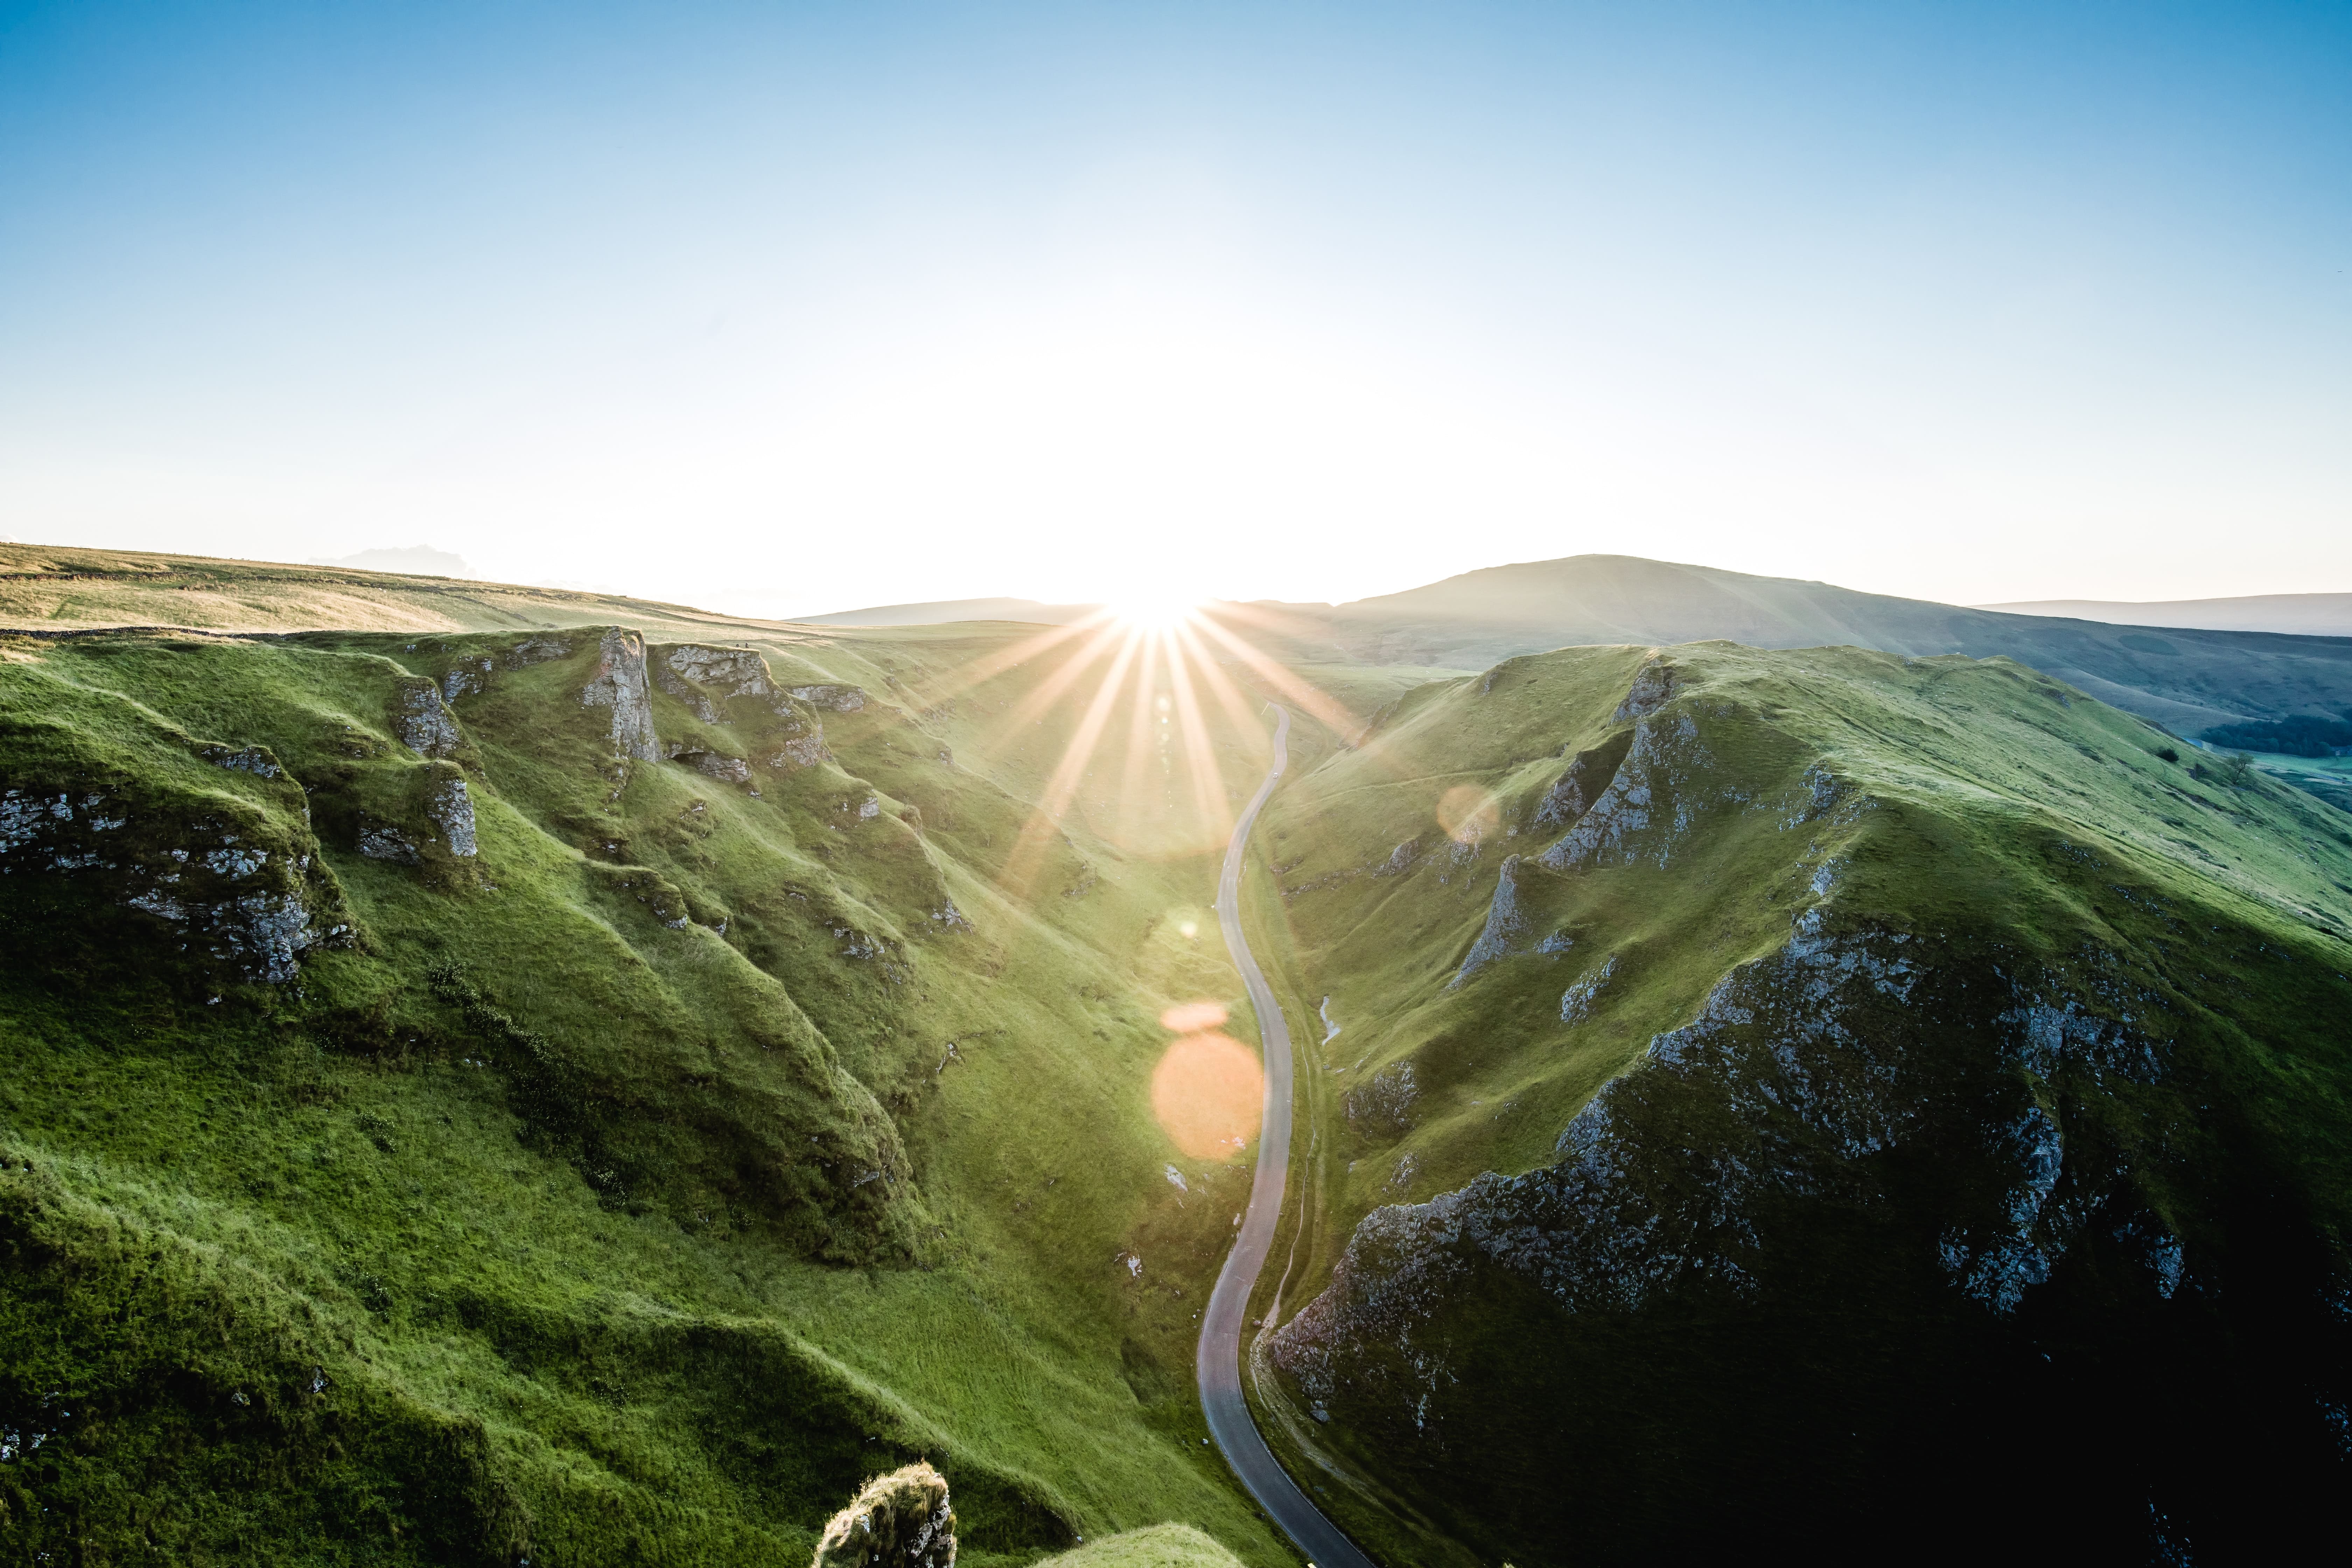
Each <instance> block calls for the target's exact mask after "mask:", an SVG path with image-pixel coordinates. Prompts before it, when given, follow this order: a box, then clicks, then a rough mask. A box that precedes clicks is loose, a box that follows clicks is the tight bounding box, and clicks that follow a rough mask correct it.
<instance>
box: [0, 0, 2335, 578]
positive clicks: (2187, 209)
mask: <svg viewBox="0 0 2352 1568" xmlns="http://www.w3.org/2000/svg"><path fill="white" fill-rule="evenodd" d="M2347 81H2352V5H2299V6H2276V7H2264V6H2261V5H2231V6H2218V5H2216V6H2189V5H2020V6H2013V7H2011V6H2000V5H1899V4H1893V5H1890V4H1877V5H1772V6H1763V5H1612V6H1578V5H1543V6H1535V5H1465V4H1449V5H1236V6H1217V5H1181V6H1179V5H1156V6H1154V5H1088V6H1077V5H1070V6H1051V5H887V4H866V5H739V6H726V5H663V6H650V5H648V6H641V7H640V6H625V5H497V4H491V5H466V6H436V5H415V4H410V5H397V6H394V5H333V6H325V5H309V6H288V5H218V4H210V5H31V6H27V5H0V533H5V534H6V535H7V536H10V537H14V538H16V539H19V540H27V541H41V542H87V543H103V544H111V545H121V546H126V547H131V548H148V549H175V550H193V551H203V552H210V553H219V554H233V555H242V556H256V557H268V558H280V559H298V560H299V559H305V558H309V557H312V556H321V555H332V554H340V553H344V552H351V551H355V550H359V549H362V548H366V547H371V546H383V545H399V544H410V543H418V542H429V543H432V544H436V545H438V546H440V547H442V548H444V549H449V550H456V551H458V552H462V553H463V554H465V555H466V556H467V559H468V560H469V561H470V562H472V563H473V564H474V566H475V567H476V568H477V569H478V570H479V571H481V572H483V573H485V574H492V575H497V576H500V577H507V578H514V579H520V580H526V581H542V580H553V581H567V582H578V583H593V584H605V585H613V586H622V587H626V588H629V589H631V590H633V591H638V592H644V593H648V594H655V595H660V596H664V597H670V598H678V599H685V600H688V601H692V602H698V603H704V604H709V605H719V606H721V607H728V608H737V609H743V610H751V611H758V612H762V613H775V614H782V613H791V612H793V611H795V610H798V611H814V610H820V609H824V608H832V607H839V606H841V605H849V604H856V603H874V602H887V601H893V600H903V599H921V598H933V597H947V596H960V595H983V594H1001V593H1011V594H1030V595H1036V596H1039V597H1045V598H1070V597H1098V596H1103V595H1118V594H1120V593H1122V592H1127V591H1129V590H1131V589H1132V588H1134V587H1135V586H1136V585H1137V584H1150V585H1152V586H1164V585H1167V584H1176V585H1179V586H1181V587H1183V588H1184V589H1186V590H1188V591H1193V592H1200V593H1204V594H1209V593H1213V594H1220V595H1230V596H1237V597H1256V596H1278V597H1286V598H1309V599H1327V598H1345V597H1351V596H1356V595H1363V594H1368V593H1377V592H1382V591H1387V590H1390V589H1393V588H1397V587H1402V586H1405V585H1409V584H1413V583H1418V582H1423V581H1427V580H1430V579H1432V578H1434V577H1437V576H1441V575H1444V574H1447V573H1450V572H1453V571H1458V570H1464V569H1467V568H1469V567H1474V566H1479V565H1486V564H1492V563H1497V562H1502V561H1510V560H1530V559H1543V558H1548V557H1551V556H1557V555H1565V554H1571V553H1577V552H1585V551H1612V552H1626V553H1633V554H1643V555H1652V556H1658V557H1662V558H1665V559H1675V560H1689V561H1701V562H1706V563H1711V564H1717V565H1722V566H1728V567H1733V568H1737V569H1739V570H1744V571H1754V572H1764V573H1770V574H1784V575H1791V576H1801V577H1820V578H1824V579H1828V580H1831V581H1835V582H1842V583H1846V584H1852V585H1854V586H1859V587H1865V588H1872V589H1877V590H1881V591H1885V592H1894V593H1905V594H1913V595H1922V596H1927V597H1937V598H1948V599H1955V600H1960V601H1970V602H1981V601H1985V600H1992V599H2003V598H2025V597H2041V596H2058V595H2084V596H2102V597H2124V598H2144V597H2172V596H2189V595H2208V594H2228V593H2260V592H2285V591H2302V590H2312V589H2335V590H2352V274H2348V273H2347V268H2352V188H2347V186H2352V92H2347V91H2346V89H2345V84H2346V83H2347Z"/></svg>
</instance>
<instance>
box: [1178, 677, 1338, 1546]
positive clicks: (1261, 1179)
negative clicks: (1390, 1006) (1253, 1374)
mask: <svg viewBox="0 0 2352 1568" xmlns="http://www.w3.org/2000/svg"><path fill="white" fill-rule="evenodd" d="M1269 706H1272V707H1273V708H1274V713H1275V721H1274V766H1273V767H1272V768H1271V769H1269V770H1268V771H1267V773H1266V775H1265V783H1264V784H1260V785H1258V786H1257V794H1256V795H1254V796H1252V797H1251V799H1250V803H1249V809H1248V810H1246V811H1244V812H1243V813H1242V818H1241V820H1240V821H1239V822H1237V823H1235V824H1234V837H1233V841H1232V842H1231V843H1230V844H1228V845H1226V847H1225V868H1224V872H1223V875H1222V876H1220V877H1219V878H1218V879H1217V924H1218V926H1219V928H1220V929H1221V930H1223V931H1224V933H1225V949H1226V951H1227V952H1231V953H1232V954H1233V955H1234V968H1236V969H1238V970H1240V971H1241V972H1242V984H1244V986H1245V987H1247V988H1248V991H1249V999H1250V1006H1251V1007H1252V1008H1254V1009H1255V1011H1256V1013H1257V1025H1258V1034H1259V1037H1260V1038H1261V1040H1262V1041H1263V1043H1264V1048H1265V1124H1264V1125H1263V1126H1262V1127H1261V1128H1260V1129H1259V1131H1258V1141H1257V1174H1256V1176H1255V1178H1254V1179H1253V1180H1252V1182H1251V1184H1250V1200H1249V1210H1248V1212H1247V1213H1245V1214H1244V1215H1242V1227H1241V1233H1240V1234H1239V1235H1238V1236H1237V1237H1235V1238H1234V1249H1233V1251H1231V1252H1229V1253H1227V1254H1226V1255H1225V1266H1224V1268H1223V1270H1221V1271H1220V1272H1219V1273H1218V1275H1217V1288H1216V1289H1214V1290H1213V1291H1212V1292H1210V1295H1209V1309H1208V1310H1207V1311H1205V1312H1203V1313H1202V1315H1201V1350H1200V1354H1199V1356H1198V1358H1197V1360H1196V1362H1195V1367H1196V1369H1197V1371H1198V1373H1199V1376H1200V1382H1201V1409H1202V1412H1203V1413H1204V1414H1206V1415H1207V1416H1208V1418H1209V1435H1210V1436H1212V1437H1213V1438H1215V1439H1216V1443H1217V1447H1218V1448H1219V1449H1220V1450H1222V1451H1223V1454H1224V1456H1225V1462H1226V1463H1227V1464H1229V1465H1231V1466H1233V1468H1234V1474H1235V1475H1237V1476H1239V1477H1241V1479H1242V1485H1244V1486H1245V1487H1247V1488H1248V1489H1249V1494H1250V1496H1252V1497H1254V1498H1255V1499H1256V1500H1257V1503H1258V1506H1259V1507H1260V1508H1262V1509H1264V1510H1265V1511H1266V1514H1267V1517H1269V1518H1271V1519H1272V1520H1273V1521H1274V1522H1275V1523H1276V1525H1278V1526H1280V1527H1281V1529H1282V1532H1283V1533H1284V1534H1285V1535H1287V1536H1289V1537H1290V1539H1291V1541H1292V1542H1293V1543H1294V1544H1295V1545H1297V1548H1298V1549H1299V1550H1300V1551H1301V1552H1305V1553H1306V1554H1307V1561H1308V1562H1309V1563H1313V1564H1314V1565H1315V1568H1372V1561H1371V1559H1370V1558H1369V1557H1367V1556H1365V1555H1364V1553H1363V1552H1361V1551H1360V1550H1359V1549H1358V1548H1357V1546H1356V1543H1355V1542H1352V1541H1350V1540H1349V1539H1348V1538H1347V1536H1346V1535H1345V1534H1343V1533H1342V1532H1341V1531H1340V1529H1339V1526H1338V1525H1336V1524H1333V1523H1332V1522H1331V1521H1329V1520H1328V1519H1326V1518H1324V1517H1323V1512H1322V1510H1320V1509H1318V1508H1317V1507H1316V1506H1315V1505H1314V1504H1313V1503H1312V1502H1310V1501H1308V1500H1307V1494H1306V1493H1305V1492H1303V1491H1301V1490H1299V1489H1298V1484H1297V1482H1296V1481H1293V1480H1292V1479H1290V1474H1289V1472H1288V1471H1286V1470H1285V1469H1284V1468H1282V1466H1281V1465H1280V1464H1278V1463H1277V1462H1276V1459H1275V1457H1274V1454H1273V1451H1272V1450H1270V1449H1269V1448H1267V1447H1266V1446H1265V1438H1264V1437H1261V1436H1258V1430H1257V1424H1256V1423H1255V1422H1254V1421H1252V1420H1251V1419H1250V1413H1249V1405H1248V1403H1247V1402H1246V1401H1244V1399H1243V1397H1242V1355H1241V1350H1242V1327H1243V1324H1244V1318H1245V1314H1246V1313H1247V1312H1248V1311H1249V1298H1250V1289H1251V1288H1252V1287H1253V1286H1255V1285H1256V1283H1257V1276H1258V1271H1259V1270H1260V1269H1262V1268H1265V1258H1266V1254H1267V1252H1269V1251H1270V1250H1272V1248H1273V1247H1274V1226H1275V1222H1276V1220H1278V1219H1279V1218H1281V1216H1282V1193H1283V1187H1284V1184H1285V1183H1286V1180H1287V1179H1288V1177H1289V1174H1290V1027H1289V1026H1288V1025H1287V1024H1286V1023H1285V1022H1284V1021H1283V1016H1282V1008H1281V1007H1280V1006H1279V1005H1276V1002H1275V999H1274V988H1273V987H1272V986H1270V985H1268V984H1266V983H1265V972H1264V971H1263V970H1261V969H1259V968H1258V966H1257V960H1256V959H1255V957H1253V956H1251V953H1250V950H1249V942H1247V940H1246V939H1244V937H1243V935H1242V858H1243V854H1244V851H1245V850H1246V849H1247V848H1248V846H1249V836H1250V829H1251V828H1252V827H1253V826H1256V824H1257V814H1258V812H1259V811H1260V810H1262V809H1263V808H1264V807H1265V802H1266V797H1267V796H1268V795H1272V794H1273V793H1274V786H1275V785H1276V784H1280V783H1281V782H1282V770H1283V766H1284V764H1285V763H1287V762H1288V761H1289V756H1290V752H1289V742H1290V712H1289V710H1287V709H1286V708H1283V707H1281V706H1279V705H1276V704H1269Z"/></svg>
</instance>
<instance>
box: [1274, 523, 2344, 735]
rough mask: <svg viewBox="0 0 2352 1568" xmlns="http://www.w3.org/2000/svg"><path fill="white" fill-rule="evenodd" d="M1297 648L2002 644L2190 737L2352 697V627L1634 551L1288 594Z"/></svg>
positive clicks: (1473, 659) (1503, 651)
mask: <svg viewBox="0 0 2352 1568" xmlns="http://www.w3.org/2000/svg"><path fill="white" fill-rule="evenodd" d="M1279 619H1280V620H1281V621H1282V623H1283V624H1284V625H1285V626H1286V629H1287V631H1288V633H1289V635H1290V636H1291V637H1293V638H1294V639H1295V640H1296V642H1297V644H1298V645H1299V646H1298V651H1299V654H1300V656H1301V657H1310V658H1312V657H1319V658H1335V657H1336V658H1341V659H1346V660H1349V661H1360V662H1367V663H1375V664H1404V665H1433V666H1442V667H1452V668H1465V669H1475V668H1486V667H1487V666H1490V665H1493V664H1496V663H1497V662H1499V661H1501V660H1503V659H1506V658H1516V657H1518V656H1521V655H1525V654H1531V653H1539V652H1543V651H1546V650H1548V649H1550V648H1555V647H1571V646H1576V645H1580V644H1594V643H1633V644H1643V645H1660V646H1663V645H1667V644H1674V643H1686V642H1706V641H1714V640H1718V639H1719V640H1725V641H1730V642H1738V643H1744V644H1747V645H1748V646H1749V647H1764V648H1791V647H1835V646H1841V645H1843V646H1852V647H1866V648H1874V649H1876V650H1878V651H1880V652H1882V653H1895V654H1904V655H1908V656H1911V657H1914V658H1927V657H1930V656H1933V655H1937V654H1952V653H1963V654H1967V655H1969V656H1970V657H1971V658H1991V657H1994V656H1996V655H2005V656H2007V657H2009V658H2014V659H2016V660H2017V661H2018V662H2019V663H2021V664H2026V665H2030V666H2032V668H2036V669H2039V670H2041V671H2042V672H2043V673H2044V674H2047V675H2053V676H2056V677H2057V678H2058V679H2061V680H2063V681H2066V682H2067V683H2069V684H2070V685H2073V686H2075V687H2079V688H2080V689H2083V690H2084V691H2087V692H2089V693H2090V694H2091V695H2092V696H2094V697H2096V698H2098V699H2100V700H2102V701H2105V702H2111V703H2113V704H2115V705H2116V707H2119V708H2123V709H2126V710H2128V711H2131V712H2134V713H2137V714H2140V715H2141V716H2143V717H2145V718H2148V719H2153V720H2155V721H2157V722H2158V723H2159V724H2164V725H2166V726H2168V727H2170V728H2173V729H2176V730H2179V731H2183V732H2187V733H2193V732H2195V731H2201V730H2205V729H2209V728H2211V727H2213V726H2215V725H2220V724H2226V723H2230V722H2232V721H2237V720H2240V719H2244V718H2283V717H2285V716H2288V715H2290V714H2296V713H2310V714H2325V715H2327V716H2329V717H2334V716H2336V714H2338V713H2340V712H2341V711H2342V710H2344V709H2345V707H2346V706H2347V704H2352V638H2343V637H2294V636H2286V635H2282V634H2277V633H2268V632H2247V631H2219V630H2208V629H2202V628H2195V627H2187V628H2178V629H2174V628H2160V630H2161V635H2158V631H2157V630H2151V629H2148V628H2134V627H2128V626H2111V625H2108V624H2105V623H2103V622H2097V621H2088V620H2069V619H2062V618H2058V617H2053V616H2018V615H2008V614H2003V613H2000V612H1998V611H1992V610H1982V609H1970V608H1967V607H1965V606H1962V605H1940V604H1936V603H1933V602H1931V601H1928V600H1924V599H1902V598H1896V597H1894V596H1892V595H1885V594H1864V593H1858V592H1856V591H1855V590H1853V589H1851V588H1840V587H1837V586H1835V585H1834V584H1828V583H1817V582H1807V581H1803V580H1800V579H1797V578H1789V577H1758V576H1752V575H1750V574H1747V573H1743V572H1727V571H1723V570H1721V569H1719V568H1716V567H1711V566H1695V565H1687V564H1682V563H1674V562H1664V561H1649V560H1643V559H1642V558H1640V557H1637V556H1630V555H1573V556H1569V557H1566V558H1565V559H1562V560H1558V561H1538V562H1528V563H1519V564H1516V565H1509V566H1490V567H1486V568H1485V569H1483V570H1481V571H1476V572H1466V573H1464V574H1461V575H1459V576H1455V577H1448V578H1446V579H1444V581H1442V582H1437V583H1433V584H1429V585H1427V586H1426V587H1421V588H1412V589H1408V590H1406V591H1405V592H1403V593H1401V594H1388V595H1381V596H1380V597H1377V598H1370V599H1358V600H1355V601H1353V602H1352V603H1349V604H1344V605H1336V606H1331V605H1283V606H1280V607H1279Z"/></svg>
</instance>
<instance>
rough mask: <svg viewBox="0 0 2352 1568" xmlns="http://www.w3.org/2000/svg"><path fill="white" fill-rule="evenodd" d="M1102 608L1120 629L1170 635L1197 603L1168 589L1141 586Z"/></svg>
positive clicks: (1189, 596) (1191, 598)
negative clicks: (1167, 633) (1123, 627)
mask: <svg viewBox="0 0 2352 1568" xmlns="http://www.w3.org/2000/svg"><path fill="white" fill-rule="evenodd" d="M1104 607H1105V608H1106V609H1108V610H1109V611H1110V613H1111V616H1112V618H1113V619H1115V620H1117V621H1118V624H1119V625H1121V626H1128V627H1130V628H1132V629H1134V630H1136V631H1139V632H1172V631H1174V630H1175V629H1176V628H1177V627H1178V626H1182V625H1184V624H1185V623H1186V622H1188V621H1190V620H1191V619H1192V616H1193V615H1194V613H1195V612H1197V611H1198V610H1199V609H1200V607H1201V602H1200V601H1199V600H1198V599H1195V598H1193V597H1192V596H1191V595H1187V594H1183V593H1181V592H1178V591H1175V590H1172V589H1157V588H1152V587H1150V586H1148V585H1143V586H1138V587H1137V588H1135V589H1133V590H1131V591H1129V592H1128V593H1125V594H1121V595H1119V596H1118V598H1116V599H1113V600H1111V601H1110V603H1109V604H1108V605H1105V606H1104Z"/></svg>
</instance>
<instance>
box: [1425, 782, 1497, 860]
mask: <svg viewBox="0 0 2352 1568" xmlns="http://www.w3.org/2000/svg"><path fill="white" fill-rule="evenodd" d="M1502 820H1503V813H1502V809H1501V807H1499V806H1497V805H1496V804H1495V797H1494V796H1493V795H1488V794H1487V793H1486V791H1485V790H1483V789H1480V788H1478V787H1477V786H1476V785H1475V784H1456V785H1454V787H1453V788H1452V789H1450V790H1447V791H1446V792H1445V793H1444V795H1440V796H1439V797H1438V800H1437V826H1440V827H1442V828H1444V829H1445V837H1448V838H1451V839H1452V840H1454V843H1456V844H1474V845H1475V844H1480V843H1484V842H1485V841H1486V839H1488V838H1490V837H1494V833H1495V829H1496V827H1498V826H1501V825H1502Z"/></svg>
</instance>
